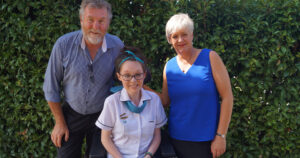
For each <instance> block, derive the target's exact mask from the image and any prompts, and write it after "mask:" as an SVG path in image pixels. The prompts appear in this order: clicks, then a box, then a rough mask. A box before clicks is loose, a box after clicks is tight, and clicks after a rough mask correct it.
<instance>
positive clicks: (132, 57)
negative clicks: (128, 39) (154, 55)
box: [119, 50, 144, 67]
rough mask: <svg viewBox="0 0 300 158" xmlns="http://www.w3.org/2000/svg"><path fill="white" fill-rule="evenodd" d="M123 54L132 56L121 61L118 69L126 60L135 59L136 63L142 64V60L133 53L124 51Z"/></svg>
mask: <svg viewBox="0 0 300 158" xmlns="http://www.w3.org/2000/svg"><path fill="white" fill-rule="evenodd" d="M125 52H127V53H128V54H130V55H132V56H129V57H127V58H125V59H123V60H122V61H121V62H120V64H119V67H120V66H121V65H122V64H123V63H124V62H125V61H126V60H128V59H135V60H136V61H139V62H140V63H142V64H144V61H143V60H142V59H140V58H139V57H137V56H136V55H135V54H134V53H133V52H131V51H129V50H126V51H125Z"/></svg>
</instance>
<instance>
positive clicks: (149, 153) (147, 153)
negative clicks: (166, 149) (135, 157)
mask: <svg viewBox="0 0 300 158" xmlns="http://www.w3.org/2000/svg"><path fill="white" fill-rule="evenodd" d="M147 155H149V156H150V157H151V158H153V154H152V153H151V152H146V153H145V156H147Z"/></svg>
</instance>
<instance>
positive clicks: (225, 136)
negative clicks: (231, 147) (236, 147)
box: [216, 133, 226, 139]
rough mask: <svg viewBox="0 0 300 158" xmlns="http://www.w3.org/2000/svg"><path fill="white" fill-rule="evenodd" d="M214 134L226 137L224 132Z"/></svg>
mask: <svg viewBox="0 0 300 158" xmlns="http://www.w3.org/2000/svg"><path fill="white" fill-rule="evenodd" d="M216 135H217V136H220V137H222V138H224V139H225V137H226V136H225V134H220V133H216Z"/></svg>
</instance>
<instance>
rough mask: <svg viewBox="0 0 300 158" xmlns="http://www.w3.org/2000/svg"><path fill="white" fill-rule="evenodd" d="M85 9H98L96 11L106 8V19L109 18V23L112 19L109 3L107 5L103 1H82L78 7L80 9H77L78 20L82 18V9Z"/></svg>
mask: <svg viewBox="0 0 300 158" xmlns="http://www.w3.org/2000/svg"><path fill="white" fill-rule="evenodd" d="M86 7H91V8H98V9H101V8H106V9H107V13H108V17H109V21H110V20H111V18H112V12H111V5H110V3H108V2H107V1H105V0H82V2H81V5H80V9H79V17H80V19H82V18H83V15H84V9H85V8H86Z"/></svg>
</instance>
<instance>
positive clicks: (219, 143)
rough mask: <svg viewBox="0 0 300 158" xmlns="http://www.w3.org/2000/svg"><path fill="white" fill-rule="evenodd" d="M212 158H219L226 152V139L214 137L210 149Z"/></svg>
mask: <svg viewBox="0 0 300 158" xmlns="http://www.w3.org/2000/svg"><path fill="white" fill-rule="evenodd" d="M210 150H211V153H212V155H213V158H216V157H219V156H221V155H222V154H224V153H225V151H226V138H222V137H220V136H215V139H214V140H213V141H212V143H211V147H210Z"/></svg>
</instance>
